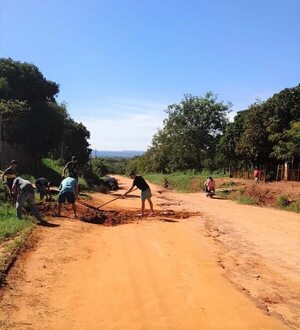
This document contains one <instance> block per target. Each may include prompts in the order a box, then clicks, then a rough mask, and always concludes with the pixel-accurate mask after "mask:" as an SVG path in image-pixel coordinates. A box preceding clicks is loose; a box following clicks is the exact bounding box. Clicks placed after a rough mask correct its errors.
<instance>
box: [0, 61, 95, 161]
mask: <svg viewBox="0 0 300 330" xmlns="http://www.w3.org/2000/svg"><path fill="white" fill-rule="evenodd" d="M58 92H59V86H58V85H57V84H56V83H55V82H52V81H49V80H47V79H46V78H45V77H44V76H43V74H42V73H41V72H40V71H39V69H38V68H37V67H36V66H35V65H33V64H29V63H22V62H17V61H13V60H12V59H4V58H2V59H0V119H1V121H0V122H1V132H2V136H1V138H2V140H4V141H6V142H8V143H10V144H14V143H18V144H22V145H24V148H26V149H27V150H29V151H31V153H32V154H33V155H35V158H36V159H33V163H36V164H37V163H38V162H39V161H40V159H41V157H42V156H45V155H48V154H49V152H51V153H52V154H53V155H55V156H56V158H60V159H62V160H65V161H66V160H69V159H70V157H71V156H72V155H73V154H76V155H77V158H78V160H79V161H80V162H81V163H83V164H84V163H85V162H87V161H88V159H89V154H90V149H89V148H88V146H89V143H88V142H87V139H89V137H90V134H89V132H88V131H87V129H86V128H85V127H84V126H83V125H82V124H81V123H76V122H75V121H74V120H73V119H71V118H70V116H69V115H68V113H67V110H66V106H65V105H64V104H58V103H57V102H56V100H55V97H56V96H57V94H58Z"/></svg>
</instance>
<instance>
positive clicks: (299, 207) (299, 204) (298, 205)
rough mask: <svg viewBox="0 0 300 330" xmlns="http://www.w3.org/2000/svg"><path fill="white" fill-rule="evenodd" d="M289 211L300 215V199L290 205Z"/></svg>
mask: <svg viewBox="0 0 300 330" xmlns="http://www.w3.org/2000/svg"><path fill="white" fill-rule="evenodd" d="M286 209H287V210H288V211H292V212H297V213H300V199H297V200H296V201H294V202H292V203H290V205H288V206H287V208H286Z"/></svg>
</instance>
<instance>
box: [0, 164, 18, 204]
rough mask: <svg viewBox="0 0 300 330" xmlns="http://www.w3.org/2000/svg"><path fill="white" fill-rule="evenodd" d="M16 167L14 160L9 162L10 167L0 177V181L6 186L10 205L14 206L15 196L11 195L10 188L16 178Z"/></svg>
mask: <svg viewBox="0 0 300 330" xmlns="http://www.w3.org/2000/svg"><path fill="white" fill-rule="evenodd" d="M17 167H18V162H17V161H16V160H12V161H11V162H10V166H9V167H8V168H7V169H6V170H5V171H4V172H3V173H2V175H1V180H2V182H3V184H5V185H6V187H7V190H8V194H9V199H10V202H11V203H12V204H15V202H16V199H15V197H16V196H15V195H13V193H12V186H13V182H14V180H15V178H16V177H17V172H16V168H17Z"/></svg>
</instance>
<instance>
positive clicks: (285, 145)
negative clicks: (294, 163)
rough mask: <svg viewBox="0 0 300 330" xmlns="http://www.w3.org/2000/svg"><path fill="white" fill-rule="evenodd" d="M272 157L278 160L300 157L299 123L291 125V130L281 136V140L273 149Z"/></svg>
mask: <svg viewBox="0 0 300 330" xmlns="http://www.w3.org/2000/svg"><path fill="white" fill-rule="evenodd" d="M272 154H273V156H275V157H276V158H277V159H279V160H283V161H286V160H293V159H294V158H295V157H300V121H295V122H292V123H291V128H290V129H289V130H285V131H284V132H283V133H282V134H281V140H279V141H278V142H277V144H276V145H275V146H274V148H273V153H272Z"/></svg>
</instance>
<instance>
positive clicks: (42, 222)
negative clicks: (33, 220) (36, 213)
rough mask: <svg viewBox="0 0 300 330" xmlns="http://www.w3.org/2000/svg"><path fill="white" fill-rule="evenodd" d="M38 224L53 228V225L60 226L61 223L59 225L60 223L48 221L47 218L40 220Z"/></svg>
mask: <svg viewBox="0 0 300 330" xmlns="http://www.w3.org/2000/svg"><path fill="white" fill-rule="evenodd" d="M37 225H38V226H42V227H50V228H53V227H60V225H58V224H56V223H51V222H48V221H46V220H44V221H40V222H38V223H37Z"/></svg>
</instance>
